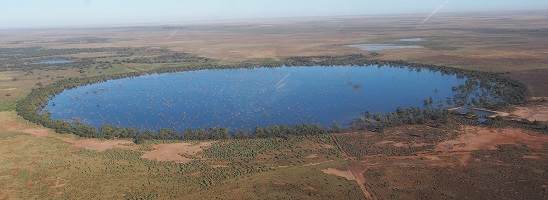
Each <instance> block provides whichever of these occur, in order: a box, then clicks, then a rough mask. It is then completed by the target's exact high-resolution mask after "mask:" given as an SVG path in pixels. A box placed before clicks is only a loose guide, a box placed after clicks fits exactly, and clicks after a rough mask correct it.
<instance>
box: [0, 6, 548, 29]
mask: <svg viewBox="0 0 548 200" xmlns="http://www.w3.org/2000/svg"><path fill="white" fill-rule="evenodd" d="M1 1H2V2H1V3H0V28H12V27H17V28H23V27H48V26H73V25H79V26H86V25H100V24H126V23H151V22H181V21H195V20H218V19H249V18H277V17H306V16H338V15H373V14H397V13H427V14H426V15H428V13H431V12H432V11H433V10H436V8H438V7H439V6H440V5H442V4H443V3H444V2H445V1H446V0H1ZM531 9H548V0H449V2H447V4H445V5H444V6H443V8H441V9H439V11H440V12H455V11H456V12H460V11H494V10H531Z"/></svg>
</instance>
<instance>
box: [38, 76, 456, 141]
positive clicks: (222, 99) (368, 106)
mask: <svg viewBox="0 0 548 200" xmlns="http://www.w3.org/2000/svg"><path fill="white" fill-rule="evenodd" d="M465 81H466V78H457V76H456V75H442V73H441V72H434V71H430V70H426V69H422V70H419V71H417V70H412V69H410V68H398V67H388V66H358V67H355V66H333V67H323V66H314V67H277V68H254V69H221V70H199V71H189V72H177V73H169V74H153V75H144V76H139V77H135V78H125V79H119V80H110V81H106V82H102V83H97V84H92V85H87V86H82V87H78V88H75V89H70V90H65V91H63V92H62V93H60V94H58V95H56V96H55V97H53V98H52V99H51V100H50V101H49V102H48V104H47V105H46V107H45V110H48V111H50V112H51V114H52V115H51V117H52V119H55V120H59V119H61V120H67V121H75V120H78V121H80V122H83V123H84V124H87V125H93V126H97V127H100V126H102V125H104V124H110V125H114V126H120V127H133V128H137V129H140V130H146V129H151V130H158V129H160V128H174V129H176V130H177V131H183V130H185V129H187V128H193V129H196V128H201V127H225V128H229V129H232V130H239V129H252V128H253V127H255V126H257V125H258V126H270V125H293V124H301V123H308V124H315V123H318V124H320V125H324V126H331V125H333V123H334V122H337V123H338V124H339V125H341V126H343V127H344V126H348V125H349V123H350V122H351V121H353V120H355V119H357V118H358V117H360V116H363V115H364V112H365V111H371V112H372V113H387V112H393V111H395V109H396V108H397V107H402V108H409V107H415V106H418V107H427V106H424V103H423V101H424V99H428V98H430V97H433V98H434V99H435V100H445V99H446V98H448V97H453V96H454V94H455V93H454V92H453V90H452V87H453V86H458V85H460V84H463V83H464V82H465ZM434 105H435V106H436V107H437V104H436V103H435V104H434ZM429 106H432V105H429ZM444 106H447V105H444Z"/></svg>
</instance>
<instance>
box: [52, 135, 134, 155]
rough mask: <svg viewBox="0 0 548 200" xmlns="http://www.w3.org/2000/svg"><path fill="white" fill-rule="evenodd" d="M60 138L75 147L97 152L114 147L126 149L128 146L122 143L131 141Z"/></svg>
mask: <svg viewBox="0 0 548 200" xmlns="http://www.w3.org/2000/svg"><path fill="white" fill-rule="evenodd" d="M62 140H63V141H65V142H68V143H71V144H73V145H75V146H77V147H81V148H85V149H89V150H93V151H99V152H102V151H106V150H108V149H114V148H120V149H127V148H128V146H125V145H124V144H131V143H133V142H132V141H129V140H98V139H74V138H71V137H67V138H62Z"/></svg>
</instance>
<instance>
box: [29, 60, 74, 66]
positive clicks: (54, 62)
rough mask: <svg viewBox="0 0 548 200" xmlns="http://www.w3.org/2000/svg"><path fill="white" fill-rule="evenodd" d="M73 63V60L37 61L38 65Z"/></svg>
mask: <svg viewBox="0 0 548 200" xmlns="http://www.w3.org/2000/svg"><path fill="white" fill-rule="evenodd" d="M68 63H72V60H47V61H42V62H36V63H33V64H36V65H56V64H68Z"/></svg>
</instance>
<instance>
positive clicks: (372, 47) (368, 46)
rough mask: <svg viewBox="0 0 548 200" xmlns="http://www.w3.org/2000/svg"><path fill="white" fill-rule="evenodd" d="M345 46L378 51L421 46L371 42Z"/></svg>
mask: <svg viewBox="0 0 548 200" xmlns="http://www.w3.org/2000/svg"><path fill="white" fill-rule="evenodd" d="M347 47H354V48H360V49H362V50H364V51H380V50H390V49H419V48H423V47H422V46H417V45H409V46H401V45H400V46H398V45H372V44H354V45H347Z"/></svg>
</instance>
